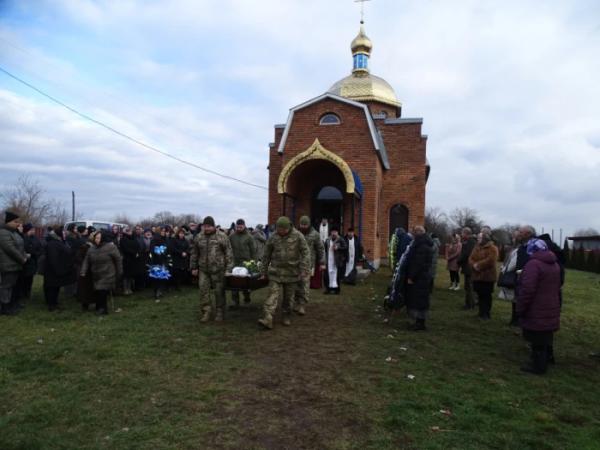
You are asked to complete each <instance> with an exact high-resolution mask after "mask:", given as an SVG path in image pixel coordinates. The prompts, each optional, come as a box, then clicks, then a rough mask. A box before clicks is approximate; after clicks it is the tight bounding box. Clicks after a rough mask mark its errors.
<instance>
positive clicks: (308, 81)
mask: <svg viewBox="0 0 600 450" xmlns="http://www.w3.org/2000/svg"><path fill="white" fill-rule="evenodd" d="M359 11H360V7H359V6H358V5H357V4H355V3H354V2H353V1H352V0H327V1H325V0H261V1H257V0H218V1H217V0H211V1H200V0H187V1H186V0H180V1H173V2H168V1H142V0H138V1H135V0H119V1H108V2H103V1H84V0H81V1H75V0H72V1H71V0H53V1H6V0H4V1H2V0H0V66H1V67H3V68H4V69H6V70H9V71H11V72H12V73H14V74H15V75H17V76H19V77H21V78H23V79H25V80H26V81H28V82H30V83H32V84H34V85H36V86H37V87H39V88H41V89H43V90H45V91H46V92H48V93H49V94H51V95H53V96H55V97H57V98H59V99H60V100H62V101H64V102H66V103H68V104H69V105H71V106H73V107H75V108H77V109H79V110H81V111H82V112H84V113H86V114H89V115H90V116H92V117H94V118H96V119H98V120H102V121H104V122H106V123H107V124H108V125H110V126H112V127H114V128H116V129H118V130H120V131H122V132H125V133H127V134H129V135H131V136H132V137H134V138H136V139H140V140H142V141H144V142H146V143H148V144H150V145H153V146H156V147H157V148H160V149H162V150H164V151H166V152H169V153H172V154H174V155H176V156H178V157H181V158H184V159H187V160H190V161H192V162H194V163H196V164H199V165H201V166H206V167H208V168H210V169H212V170H215V171H218V172H223V173H226V174H228V175H232V176H235V177H238V178H241V179H244V180H247V181H249V182H251V183H255V184H258V185H266V184H267V170H266V167H267V164H268V143H269V142H271V141H273V125H274V124H276V123H282V122H285V120H286V119H287V114H288V110H289V108H291V107H293V106H295V105H297V104H299V103H302V102H303V101H305V100H308V99H310V98H313V97H316V96H318V95H320V94H322V93H323V92H325V91H326V90H327V89H328V88H329V87H330V86H331V85H332V84H333V83H334V82H335V81H337V80H338V79H340V78H342V77H344V76H346V75H348V74H349V73H350V70H351V67H352V59H351V54H350V49H349V46H350V42H351V40H352V39H353V38H354V36H355V35H356V33H357V31H358V22H359V19H360V13H359ZM365 11H366V12H365V21H366V24H365V27H366V32H367V34H368V36H369V37H370V38H371V39H372V41H373V44H374V49H373V54H372V57H371V62H370V68H371V72H372V73H373V74H375V75H378V76H381V77H383V78H385V79H386V80H387V81H388V82H389V83H390V84H391V85H392V86H393V87H394V89H395V90H396V94H397V96H398V99H399V100H400V101H401V102H402V103H403V116H404V117H422V118H423V119H424V123H423V132H424V133H425V134H427V135H429V141H428V145H427V153H428V158H429V161H430V163H431V166H432V171H431V177H430V179H429V183H428V187H427V205H428V206H429V207H440V208H442V209H444V210H450V209H452V208H454V207H457V206H469V207H471V208H473V209H475V210H477V211H479V212H480V215H481V217H482V218H483V219H484V220H485V221H486V222H488V223H490V224H492V225H500V224H502V223H505V222H520V223H524V222H528V223H531V224H533V225H534V226H536V227H538V228H541V227H545V229H546V230H548V229H551V228H554V229H555V230H556V233H558V229H559V228H563V229H564V232H565V234H568V233H570V232H572V231H574V230H575V229H577V228H584V227H595V228H600V2H598V1H597V0H587V1H586V0H580V1H576V0H564V1H544V2H540V1H538V0H532V1H526V0H515V1H510V0H508V1H502V2H498V1H485V0H473V1H467V0H465V1H460V0H459V1H452V2H449V1H446V0H437V1H436V0H430V1H427V0H419V1H417V0H373V1H370V2H367V4H366V6H365ZM23 173H28V174H31V175H32V176H34V177H35V178H37V179H39V180H40V181H41V182H42V184H44V185H45V186H46V188H47V190H48V192H49V194H50V195H52V196H53V197H56V198H58V199H61V200H64V201H65V204H67V205H68V202H69V201H70V192H71V190H75V191H76V193H77V196H78V209H79V210H80V211H81V212H82V213H83V214H84V215H85V216H88V217H90V218H92V217H93V218H96V219H108V218H111V217H113V216H114V215H115V214H116V213H127V214H128V215H129V216H131V217H132V218H138V217H142V216H147V215H151V214H152V213H154V212H156V211H160V210H169V211H172V212H174V213H183V212H195V213H198V214H200V215H206V214H212V215H214V216H215V217H216V219H217V220H218V221H219V222H221V223H223V224H227V223H229V222H231V221H232V220H234V219H236V218H237V217H245V218H247V219H248V220H249V221H250V222H251V223H252V224H254V223H258V222H264V221H265V220H266V210H267V202H266V200H267V194H266V191H263V190H260V189H257V188H253V187H249V186H244V185H241V184H237V183H233V182H230V181H227V180H224V179H221V178H218V177H215V176H213V175H209V174H206V173H204V172H202V171H200V170H198V169H194V168H192V167H188V166H185V165H182V164H180V163H178V162H175V161H172V160H169V159H166V158H165V157H163V156H160V155H158V154H155V153H152V152H151V151H149V150H147V149H144V148H142V147H139V146H137V145H135V144H133V143H131V142H128V141H126V140H124V139H123V138H121V137H119V136H116V135H114V134H112V133H110V132H108V131H107V130H105V129H102V128H100V127H98V126H97V125H94V124H93V123H90V122H87V121H85V120H84V119H82V118H80V117H77V116H76V115H74V114H73V113H71V112H69V111H67V110H65V109H64V108H62V107H60V106H58V105H56V104H53V103H52V102H50V101H49V100H48V99H45V98H44V97H42V96H40V95H39V94H37V93H35V92H33V91H32V90H30V89H28V88H26V87H24V86H23V85H20V84H19V83H17V82H15V81H14V80H12V79H10V78H9V77H8V76H6V75H5V74H3V73H0V180H1V182H2V183H3V184H5V185H9V184H10V183H11V182H12V181H14V180H15V179H16V178H17V177H18V176H19V175H20V174H23Z"/></svg>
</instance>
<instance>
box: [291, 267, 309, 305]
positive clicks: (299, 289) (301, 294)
mask: <svg viewBox="0 0 600 450" xmlns="http://www.w3.org/2000/svg"><path fill="white" fill-rule="evenodd" d="M309 298H310V275H308V276H306V277H302V279H301V280H300V281H298V283H297V284H296V292H295V294H294V305H293V306H295V307H300V306H302V305H305V304H306V303H308V299H309Z"/></svg>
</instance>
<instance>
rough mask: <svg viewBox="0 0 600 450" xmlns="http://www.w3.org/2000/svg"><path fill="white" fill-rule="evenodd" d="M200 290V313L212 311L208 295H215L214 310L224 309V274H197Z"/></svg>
mask: <svg viewBox="0 0 600 450" xmlns="http://www.w3.org/2000/svg"><path fill="white" fill-rule="evenodd" d="M198 287H199V290H200V309H201V310H202V312H205V311H211V310H212V302H211V298H210V295H211V293H214V295H215V308H216V309H220V310H224V309H225V274H222V273H205V272H201V271H199V272H198Z"/></svg>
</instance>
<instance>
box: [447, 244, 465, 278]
mask: <svg viewBox="0 0 600 450" xmlns="http://www.w3.org/2000/svg"><path fill="white" fill-rule="evenodd" d="M461 249H462V244H461V243H460V242H457V243H454V244H450V245H449V246H448V248H447V249H446V260H447V261H448V265H447V268H448V270H450V271H452V272H458V269H460V267H459V266H458V257H459V256H460V253H461Z"/></svg>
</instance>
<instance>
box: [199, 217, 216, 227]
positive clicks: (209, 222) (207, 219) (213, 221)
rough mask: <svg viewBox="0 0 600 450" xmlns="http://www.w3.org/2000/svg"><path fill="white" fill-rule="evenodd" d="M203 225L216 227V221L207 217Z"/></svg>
mask: <svg viewBox="0 0 600 450" xmlns="http://www.w3.org/2000/svg"><path fill="white" fill-rule="evenodd" d="M202 225H210V226H211V227H214V226H215V219H213V218H212V217H211V216H206V217H205V218H204V220H203V221H202Z"/></svg>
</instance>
